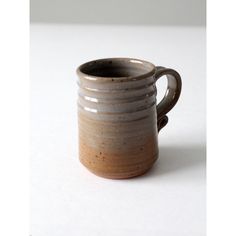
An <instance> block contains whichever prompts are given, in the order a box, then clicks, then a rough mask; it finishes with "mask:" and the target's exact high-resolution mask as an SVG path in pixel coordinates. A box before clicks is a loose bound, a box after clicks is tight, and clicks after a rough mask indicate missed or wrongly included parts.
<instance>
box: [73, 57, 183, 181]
mask: <svg viewBox="0 0 236 236" xmlns="http://www.w3.org/2000/svg"><path fill="white" fill-rule="evenodd" d="M77 74H78V77H79V79H78V85H79V92H78V127H79V159H80V162H81V163H82V164H83V165H84V166H85V167H87V168H88V169H89V170H90V171H91V172H93V173H94V174H96V175H98V176H102V177H105V178H112V179H125V178H131V177H135V176H139V175H142V174H144V173H145V172H147V171H148V170H149V169H150V168H151V167H152V165H153V164H154V162H155V161H156V160H157V158H158V132H159V131H160V130H161V129H162V128H163V127H164V126H165V125H166V124H167V122H168V117H167V116H166V114H167V112H169V111H170V110H171V109H172V108H173V107H174V106H175V104H176V102H177V101H178V99H179V96H180V92H181V78H180V75H179V74H178V72H176V71H175V70H173V69H168V68H165V67H161V66H157V67H156V66H154V65H153V64H152V63H150V62H147V61H144V60H139V59H133V58H107V59H99V60H94V61H90V62H87V63H85V64H82V65H81V66H79V67H78V69H77ZM162 76H166V78H167V82H168V86H167V90H166V93H165V96H164V98H163V99H162V100H161V102H160V103H159V104H158V105H156V94H157V90H156V85H155V83H156V81H157V80H158V79H160V78H162Z"/></svg>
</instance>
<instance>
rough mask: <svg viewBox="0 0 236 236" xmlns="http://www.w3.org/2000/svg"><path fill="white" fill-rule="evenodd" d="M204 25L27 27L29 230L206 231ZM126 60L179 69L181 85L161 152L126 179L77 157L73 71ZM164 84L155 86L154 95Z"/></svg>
mask: <svg viewBox="0 0 236 236" xmlns="http://www.w3.org/2000/svg"><path fill="white" fill-rule="evenodd" d="M205 40H206V38H205V28H198V27H196V28H184V27H147V26H93V25H91V26H86V25H31V46H30V47H31V72H30V73H31V171H32V173H31V176H32V177H31V186H32V187H31V195H32V196H31V197H32V201H31V213H32V219H31V234H32V235H33V236H68V235H69V236H78V235H81V236H96V235H101V236H118V235H119V236H120V235H122V236H124V235H135V236H139V235H140V236H143V235H149V236H156V235H161V236H173V235H175V236H185V235H186V236H190V235H191V236H201V235H205V224H206V219H205V218H206V216H205V214H206V209H205V205H206V203H205V194H206V190H205V188H206V186H205V185H206V183H205V182H206V181H205V156H206V155H205V117H206V112H205V77H206V73H205V67H206V61H205V59H206V58H205ZM114 56H115V57H120V56H121V57H133V58H140V59H144V60H148V61H151V62H153V63H155V64H157V65H161V66H166V67H170V68H173V69H176V70H177V71H178V72H179V73H180V74H181V76H182V80H183V90H182V94H181V98H180V100H179V102H178V104H177V105H176V107H175V108H174V109H173V110H172V111H171V112H170V113H169V115H168V116H169V123H168V125H167V126H166V127H165V128H164V129H163V130H162V131H161V132H160V134H159V146H160V158H159V160H158V161H157V162H156V164H155V165H154V167H153V168H152V169H151V171H150V172H148V173H147V174H145V175H143V176H141V177H138V178H134V179H129V180H109V179H103V178H100V177H97V176H95V175H93V174H91V173H90V172H89V171H88V170H87V169H85V168H84V167H83V166H82V165H81V164H80V163H79V161H78V147H77V143H78V139H77V108H76V100H77V85H76V79H77V77H76V74H75V70H76V67H77V66H78V65H79V64H81V63H83V62H86V61H88V60H92V59H97V58H104V57H114ZM165 86H166V81H165V80H164V79H163V80H162V81H160V82H158V84H157V87H158V95H157V99H158V101H160V99H161V96H163V94H164V90H165Z"/></svg>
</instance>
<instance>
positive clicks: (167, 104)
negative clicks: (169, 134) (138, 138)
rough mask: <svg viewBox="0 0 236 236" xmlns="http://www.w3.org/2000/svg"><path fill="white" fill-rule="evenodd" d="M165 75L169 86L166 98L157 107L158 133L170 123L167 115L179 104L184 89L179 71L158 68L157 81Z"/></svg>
mask: <svg viewBox="0 0 236 236" xmlns="http://www.w3.org/2000/svg"><path fill="white" fill-rule="evenodd" d="M163 75H166V77H167V82H168V84H167V89H166V93H165V96H164V98H163V99H162V100H161V101H160V103H159V104H158V105H157V107H156V110H157V128H158V132H159V131H160V130H161V129H162V128H163V127H164V126H166V124H167V123H168V117H167V116H166V114H167V113H168V112H169V111H170V110H171V109H172V108H173V107H174V106H175V104H176V103H177V101H178V99H179V96H180V93H181V87H182V81H181V77H180V75H179V73H178V72H177V71H175V70H173V69H169V68H165V67H162V66H157V67H156V73H155V78H156V81H157V80H158V79H160V78H161V77H162V76H163Z"/></svg>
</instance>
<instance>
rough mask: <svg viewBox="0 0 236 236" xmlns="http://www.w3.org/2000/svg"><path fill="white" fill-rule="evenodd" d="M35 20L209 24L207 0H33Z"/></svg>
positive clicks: (54, 21)
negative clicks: (207, 22) (207, 20)
mask: <svg viewBox="0 0 236 236" xmlns="http://www.w3.org/2000/svg"><path fill="white" fill-rule="evenodd" d="M30 12H31V14H30V15H31V22H46V23H85V24H87V23H88V24H89V23H92V24H145V25H146V24H151V25H205V22H206V13H205V12H206V1H205V0H119V1H117V0H99V1H95V0H50V1H49V0H31V2H30Z"/></svg>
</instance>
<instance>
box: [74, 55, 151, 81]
mask: <svg viewBox="0 0 236 236" xmlns="http://www.w3.org/2000/svg"><path fill="white" fill-rule="evenodd" d="M78 70H79V72H82V73H83V74H86V75H88V76H93V77H102V78H124V77H126V78H127V77H128V78H132V77H137V76H143V75H146V74H149V73H153V72H154V70H155V66H154V65H153V64H151V63H149V62H146V61H143V60H139V59H131V58H108V59H100V60H94V61H90V62H87V63H85V64H83V65H81V66H80V67H79V68H78Z"/></svg>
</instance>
